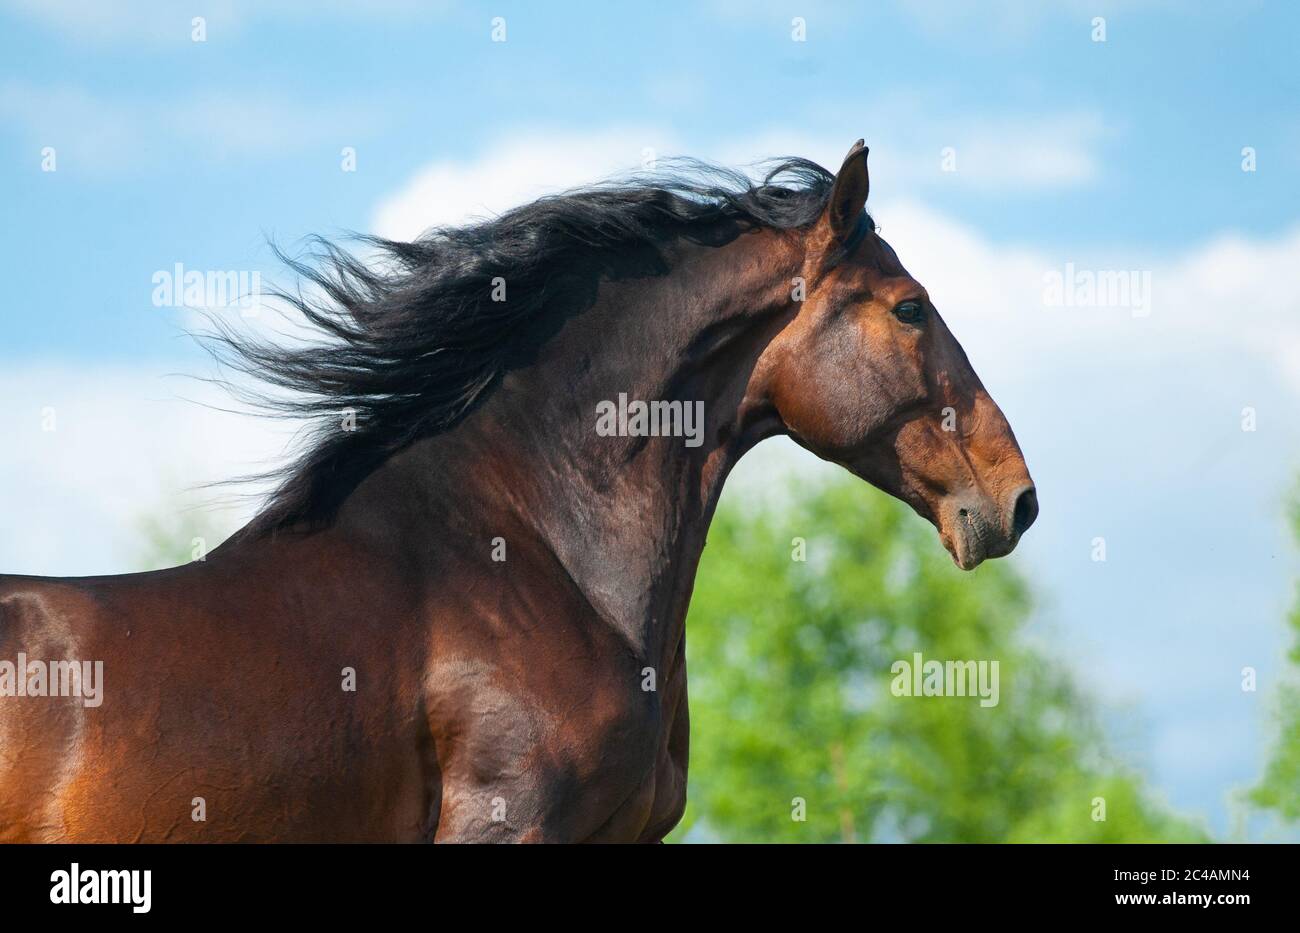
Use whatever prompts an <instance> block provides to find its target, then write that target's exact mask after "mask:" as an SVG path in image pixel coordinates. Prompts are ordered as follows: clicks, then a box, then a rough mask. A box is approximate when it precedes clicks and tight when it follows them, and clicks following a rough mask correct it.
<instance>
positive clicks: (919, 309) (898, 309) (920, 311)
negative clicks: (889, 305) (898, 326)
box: [894, 301, 925, 324]
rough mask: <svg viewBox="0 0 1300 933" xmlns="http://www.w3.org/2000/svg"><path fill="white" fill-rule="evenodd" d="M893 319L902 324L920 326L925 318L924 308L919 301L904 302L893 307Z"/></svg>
mask: <svg viewBox="0 0 1300 933" xmlns="http://www.w3.org/2000/svg"><path fill="white" fill-rule="evenodd" d="M894 317H896V318H898V319H899V320H900V321H902V322H903V323H904V324H920V323H921V319H922V318H924V317H925V306H924V305H923V304H921V302H919V301H904V302H900V303H899V304H898V305H896V306H895V307H894Z"/></svg>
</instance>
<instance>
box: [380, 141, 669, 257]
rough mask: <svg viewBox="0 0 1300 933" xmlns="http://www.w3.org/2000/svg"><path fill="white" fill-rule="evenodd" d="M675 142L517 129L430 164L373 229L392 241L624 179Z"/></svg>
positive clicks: (384, 206)
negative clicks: (479, 148) (470, 154)
mask: <svg viewBox="0 0 1300 933" xmlns="http://www.w3.org/2000/svg"><path fill="white" fill-rule="evenodd" d="M674 147H675V143H674V140H673V139H672V137H671V136H670V135H669V134H667V133H665V132H663V131H660V130H655V129H651V128H644V127H626V128H621V129H610V130H604V131H601V132H596V133H584V134H575V135H567V136H566V135H558V134H555V133H546V132H542V131H527V130H526V131H522V132H519V133H516V134H512V135H511V136H509V137H507V138H503V139H501V140H499V141H498V142H497V143H494V144H492V145H489V146H487V147H486V148H485V150H484V152H483V153H482V154H481V155H480V156H479V157H478V158H475V159H471V160H447V161H440V162H434V163H432V164H431V165H429V166H427V167H426V168H424V169H421V170H420V171H419V172H417V173H416V175H415V177H413V178H412V179H411V180H410V181H408V182H407V183H406V184H405V185H403V186H402V187H401V188H400V189H399V190H398V191H396V192H395V193H394V194H393V195H391V196H390V197H388V198H386V199H385V200H384V201H383V202H381V203H380V205H379V207H378V208H377V209H376V211H375V216H374V220H373V222H372V224H371V226H372V228H373V229H374V231H375V232H376V233H378V234H379V235H381V236H386V237H389V238H391V239H399V240H400V239H407V240H409V239H414V238H415V237H416V236H418V235H419V234H420V233H422V232H423V231H424V230H427V229H428V228H430V227H434V226H440V225H444V224H457V223H463V222H465V221H466V220H470V219H472V218H476V217H489V216H493V215H495V214H499V213H500V212H502V211H504V210H506V209H507V208H510V207H514V206H516V205H518V204H525V203H527V202H529V201H532V200H534V199H536V198H538V197H541V196H542V195H545V194H555V193H557V192H560V191H564V190H565V189H568V188H574V187H578V186H580V185H585V184H590V183H592V182H597V181H601V180H603V179H606V178H610V177H615V176H621V175H625V174H627V173H629V172H635V171H638V170H640V169H641V168H642V164H643V162H644V161H645V159H646V155H647V153H657V154H658V155H660V156H665V155H672V154H674Z"/></svg>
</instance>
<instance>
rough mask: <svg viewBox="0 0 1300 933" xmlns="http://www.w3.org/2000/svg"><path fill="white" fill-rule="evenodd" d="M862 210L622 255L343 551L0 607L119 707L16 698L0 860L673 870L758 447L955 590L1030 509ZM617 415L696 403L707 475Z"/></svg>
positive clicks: (939, 335)
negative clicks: (814, 479)
mask: <svg viewBox="0 0 1300 933" xmlns="http://www.w3.org/2000/svg"><path fill="white" fill-rule="evenodd" d="M866 187H867V186H866V163H865V151H864V150H861V149H856V148H855V150H854V151H853V152H851V153H850V157H849V158H848V159H847V160H846V162H845V168H844V169H842V170H841V173H840V175H839V176H838V177H837V178H836V180H835V186H834V190H828V191H826V192H824V201H825V204H824V210H822V211H821V214H820V216H819V217H818V218H817V219H816V221H815V222H814V223H804V224H802V225H801V226H800V227H799V229H798V230H787V229H768V228H764V227H762V226H761V225H760V226H758V227H757V228H753V229H747V230H743V231H739V232H736V231H731V232H724V231H722V230H721V229H717V230H714V229H707V230H703V231H701V232H700V236H699V237H697V238H695V239H693V240H691V241H690V242H687V241H684V240H674V241H672V242H669V243H666V244H663V245H661V246H659V247H657V248H654V249H650V248H649V247H647V246H645V244H641V245H639V246H634V247H631V248H629V249H628V250H625V251H624V253H625V254H629V255H632V256H633V258H634V259H635V261H632V262H624V267H623V268H622V270H621V272H620V274H617V275H606V276H604V277H601V278H600V279H599V281H597V282H595V283H594V284H593V288H592V294H591V295H590V296H589V300H585V301H583V302H581V307H580V308H578V309H577V311H580V313H572V314H566V315H564V316H563V318H562V320H559V321H556V322H552V324H553V328H552V330H551V331H550V332H548V333H547V335H546V339H544V340H537V341H536V342H535V346H532V348H531V353H530V356H529V358H528V359H527V361H526V363H524V364H519V365H513V366H511V367H510V368H509V369H508V371H505V372H503V373H502V374H500V376H499V378H498V379H497V380H496V381H495V384H494V388H493V390H492V392H491V393H490V394H485V395H484V397H483V398H482V399H481V400H480V402H479V403H478V404H477V405H476V407H475V408H474V410H473V411H472V413H471V414H469V415H468V416H467V417H465V418H464V419H463V420H462V421H460V422H459V423H458V424H456V425H455V426H453V427H451V428H449V429H447V430H441V431H438V432H435V433H432V434H431V435H430V436H425V437H420V438H417V439H415V440H413V441H411V442H409V443H404V444H402V445H401V446H400V449H397V450H395V451H394V452H393V453H391V455H389V456H386V457H384V458H383V460H382V462H381V463H379V465H378V466H376V467H375V468H374V469H372V470H369V471H368V472H367V473H366V475H365V476H364V477H363V478H361V479H360V480H359V481H358V482H357V483H356V485H355V488H351V489H349V490H348V491H347V494H346V495H345V496H342V497H341V501H340V504H339V506H338V508H337V510H336V512H335V513H333V514H332V515H331V516H330V520H329V521H328V522H326V523H323V524H321V523H313V522H308V521H305V520H304V521H289V520H287V521H283V522H280V523H269V524H268V523H266V522H260V523H255V525H254V526H250V528H248V529H245V530H244V531H243V532H240V533H239V534H237V535H236V536H235V537H234V538H232V539H231V540H230V541H229V542H227V543H226V544H224V545H223V546H221V547H220V548H218V549H216V550H215V551H213V552H212V553H211V554H210V555H209V556H208V557H207V559H206V560H205V561H202V562H196V563H192V564H190V565H187V566H185V567H180V568H176V569H172V570H165V571H158V572H155V573H149V574H134V575H128V576H121V577H97V578H82V579H69V580H53V579H43V578H32V577H2V578H0V658H12V657H14V656H15V655H16V654H17V652H18V651H20V650H21V651H25V652H26V654H27V655H28V656H30V657H37V656H43V657H50V658H64V657H66V658H87V659H96V660H102V661H103V662H104V685H103V686H104V697H105V699H104V703H103V706H101V707H98V708H93V709H88V708H85V707H84V706H82V705H81V704H80V703H79V702H78V701H77V700H76V699H75V698H48V699H38V698H34V697H28V698H21V699H20V698H4V699H2V700H0V839H3V840H7V841H16V840H34V841H53V840H67V841H73V840H76V841H181V840H194V841H314V840H321V841H324V840H329V841H370V840H376V841H377V840H387V841H434V840H436V841H458V840H479V841H495V840H531V841H657V840H659V839H661V838H662V837H663V836H664V835H665V834H666V833H667V832H668V831H669V830H670V829H671V828H672V827H673V826H674V825H675V824H676V822H677V820H678V819H679V818H680V816H681V813H682V810H683V808H684V805H685V785H686V769H687V749H688V744H689V742H688V739H689V734H688V732H689V730H688V714H687V700H686V654H685V619H686V611H687V607H688V604H689V600H690V593H691V588H692V586H693V582H694V577H695V572H696V568H697V566H698V562H699V558H700V555H701V553H702V551H703V548H704V544H705V535H706V532H707V528H708V523H709V520H710V519H711V517H712V514H713V510H714V508H715V506H716V504H717V500H718V496H719V495H720V493H721V489H722V485H723V482H724V480H725V478H726V476H727V473H728V472H729V470H730V469H731V468H732V466H734V464H735V463H736V461H737V460H738V459H739V458H740V457H741V456H742V455H743V454H744V453H745V452H746V451H747V450H748V449H750V448H751V447H752V446H753V445H754V444H756V443H757V442H759V441H760V440H762V439H764V438H766V437H769V436H772V435H775V434H780V433H787V434H790V435H791V436H793V437H794V438H795V439H796V440H797V441H798V442H799V443H801V444H803V445H804V446H806V447H808V448H809V449H811V450H813V451H814V452H815V453H818V454H819V455H821V456H823V457H825V458H827V459H831V460H835V461H836V462H840V463H842V464H844V465H845V466H846V467H848V468H849V469H851V470H853V471H854V472H856V473H858V474H859V475H861V476H863V477H864V478H866V479H868V480H870V481H871V482H873V483H875V484H876V485H878V486H880V487H881V488H884V489H886V490H887V491H889V492H891V493H893V494H895V495H898V496H899V497H901V498H903V499H905V500H906V501H908V502H909V503H911V504H912V505H913V506H914V507H915V508H916V509H917V510H918V511H919V512H920V513H921V514H922V515H924V516H925V517H927V518H929V519H930V520H931V521H933V522H934V523H935V524H936V526H937V527H938V528H939V530H940V536H941V539H942V540H943V541H944V543H945V545H946V546H948V547H949V549H950V550H951V551H952V553H953V557H954V560H955V561H957V562H958V563H959V564H961V565H962V566H973V565H974V564H975V563H978V562H979V560H982V559H983V558H984V557H988V556H998V554H1000V553H1005V552H1006V551H1008V550H1010V547H1012V546H1014V543H1015V539H1016V538H1018V537H1019V534H1020V533H1021V532H1022V531H1023V530H1024V528H1025V527H1027V526H1028V523H1029V522H1031V521H1032V520H1033V512H1035V511H1036V504H1035V503H1034V502H1033V499H1032V496H1033V494H1032V488H1031V487H1029V486H1028V474H1027V472H1026V471H1025V469H1024V463H1023V459H1022V458H1021V457H1020V454H1019V449H1018V447H1017V446H1016V444H1015V441H1014V438H1013V437H1012V435H1011V433H1010V429H1009V428H1008V427H1007V425H1006V422H1005V419H1003V418H1002V416H1001V412H1000V411H998V410H997V408H996V406H995V405H993V403H992V401H991V400H990V399H989V398H988V396H987V394H986V393H984V391H983V387H982V386H981V385H980V384H979V382H978V379H976V378H975V376H974V373H973V372H971V370H970V367H969V364H968V363H967V362H966V359H965V357H964V355H963V354H962V353H961V350H960V347H958V346H957V345H956V342H955V341H954V340H953V339H952V337H951V335H950V334H948V332H947V330H946V328H945V327H943V325H942V321H940V320H939V319H938V317H937V314H933V315H932V320H930V321H928V322H923V323H919V324H918V323H917V322H916V321H912V320H911V318H912V313H913V312H912V310H911V309H910V307H906V306H908V305H910V304H916V303H918V302H920V301H923V300H926V299H924V296H923V294H922V293H921V292H920V291H918V290H919V286H918V285H916V283H915V282H914V281H913V280H912V279H911V278H910V276H907V274H906V272H905V271H904V270H903V269H902V267H901V265H899V264H898V261H897V257H896V256H894V255H893V252H892V250H890V249H889V248H888V246H887V245H885V244H884V243H883V241H881V240H879V238H877V237H875V236H874V234H868V235H866V236H865V237H863V236H862V231H861V222H860V220H859V215H862V207H863V203H864V202H865V200H866V193H867V192H866ZM863 216H865V215H863ZM725 220H726V218H722V219H721V220H719V221H718V222H717V223H716V224H714V225H713V226H715V227H718V228H721V227H723V226H727V224H724V223H723V222H722V221H725ZM703 226H706V227H707V226H709V225H707V224H705V225H703ZM626 258H627V257H626V255H625V256H624V259H625V260H626ZM665 269H667V270H669V272H668V273H667V274H666V273H665V272H664V270H665ZM799 282H803V283H805V284H806V286H807V291H808V294H807V297H805V296H804V295H802V294H798V295H797V297H793V298H792V283H795V284H796V287H795V292H796V293H797V292H798V291H799V288H798V286H797V283H799ZM914 295H917V296H921V297H918V298H913V297H911V296H914ZM898 308H905V311H906V313H904V312H900V311H897V310H891V309H898ZM891 314H892V315H893V316H892V317H891ZM895 318H897V320H895ZM900 322H901V323H900ZM865 346H870V347H871V351H870V352H867V351H865V350H864V349H863V348H864V347H865ZM619 393H626V394H627V395H628V396H630V397H632V398H639V399H675V400H682V401H686V402H691V401H700V402H702V403H703V405H704V410H705V411H706V412H707V430H706V431H705V432H704V434H703V437H702V440H701V443H699V444H698V445H697V446H691V445H687V444H685V443H683V439H682V438H681V437H670V436H650V437H647V436H640V435H636V434H630V435H629V434H620V435H618V436H613V437H605V436H598V435H597V433H596V431H595V430H594V422H595V418H596V411H597V406H598V405H599V404H600V403H601V402H604V401H608V400H611V399H614V398H616V397H618V395H619ZM948 410H951V411H952V412H953V413H954V414H955V415H957V416H958V420H959V421H960V422H961V424H962V425H964V427H963V428H960V429H958V430H956V431H950V430H948V429H946V428H941V426H940V420H941V419H942V418H944V417H946V415H945V414H944V413H945V412H946V411H948ZM1027 489H1028V490H1029V492H1026V490H1027ZM1027 497H1028V498H1027ZM349 678H351V679H352V681H353V684H352V685H353V686H354V689H348V684H349ZM200 817H201V818H200Z"/></svg>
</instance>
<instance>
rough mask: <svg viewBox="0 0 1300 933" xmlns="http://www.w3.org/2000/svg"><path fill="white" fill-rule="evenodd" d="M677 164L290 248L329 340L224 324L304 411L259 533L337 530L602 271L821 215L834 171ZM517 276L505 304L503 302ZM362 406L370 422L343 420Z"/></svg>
mask: <svg viewBox="0 0 1300 933" xmlns="http://www.w3.org/2000/svg"><path fill="white" fill-rule="evenodd" d="M673 169H674V170H673V172H672V173H671V174H662V175H661V174H656V175H655V176H654V178H653V179H652V180H650V181H649V182H646V181H644V180H640V181H635V182H616V183H607V184H601V185H597V186H594V187H589V188H584V189H580V190H575V191H571V192H568V193H565V194H561V195H556V196H551V197H544V198H541V199H540V200H537V201H534V202H533V203H531V204H527V205H524V206H522V207H517V208H514V209H513V210H510V211H507V212H506V213H504V214H502V215H501V216H499V217H497V218H494V219H489V220H484V221H480V222H476V223H471V224H468V225H465V226H459V227H441V228H436V229H433V230H430V231H429V232H427V233H425V234H424V235H423V236H421V237H420V238H419V239H417V240H415V241H414V242H410V243H403V242H397V241H393V240H387V239H382V238H379V237H373V236H359V237H356V238H355V239H356V240H357V241H358V242H359V243H361V244H362V245H363V246H365V247H368V248H370V249H371V250H373V251H374V252H375V253H376V254H377V255H376V256H374V257H369V258H367V259H362V258H359V257H358V256H357V255H355V254H354V253H353V252H350V251H348V250H345V249H343V248H341V247H339V246H338V245H337V244H335V243H332V242H330V241H328V240H325V239H322V238H319V237H318V238H314V239H313V240H312V243H313V244H314V247H315V249H314V250H312V251H309V254H308V255H307V256H306V257H305V258H292V257H289V256H286V255H285V254H284V253H283V252H281V251H280V250H279V249H278V248H277V249H276V254H277V256H279V258H280V259H281V260H282V261H284V262H285V263H286V264H287V265H288V266H289V268H291V269H292V270H293V271H294V272H295V273H296V274H297V275H298V276H300V278H301V279H302V280H306V282H308V283H310V284H311V285H314V286H315V287H316V289H317V291H318V292H319V294H318V295H315V296H312V297H309V296H307V295H304V294H303V291H302V289H301V288H299V289H297V290H295V292H293V293H288V292H285V291H279V290H277V291H275V292H273V294H275V295H276V297H278V298H280V299H282V300H284V301H286V302H288V303H289V304H290V305H291V306H292V307H293V308H294V309H296V311H297V312H298V313H300V314H301V315H302V316H303V318H304V319H305V321H306V323H307V325H308V326H309V327H310V328H311V329H312V330H313V331H314V333H315V334H316V335H317V337H318V339H317V340H316V341H315V342H311V343H308V344H306V345H296V346H292V347H286V346H282V345H279V344H276V343H273V342H266V341H260V340H256V339H252V338H249V337H247V336H245V335H242V334H237V333H235V332H234V331H233V330H232V329H231V328H229V327H228V326H225V325H223V324H222V323H221V322H219V321H216V322H214V323H215V332H214V333H212V334H209V335H207V336H206V337H205V338H203V340H204V343H205V345H206V346H207V347H208V349H209V350H210V351H211V352H212V353H213V354H214V356H216V357H217V359H218V361H219V362H221V363H222V364H224V365H227V366H229V367H231V368H233V369H235V370H237V371H240V372H243V373H246V374H248V375H250V376H253V377H255V378H256V379H258V380H260V381H261V382H262V383H264V384H265V385H267V386H270V387H274V388H278V389H282V390H288V391H289V394H288V396H287V397H286V396H284V395H280V394H276V395H274V396H273V395H270V394H260V393H256V392H254V393H248V392H246V391H243V392H240V393H239V394H240V395H241V396H242V397H244V398H245V399H248V400H252V401H254V402H255V403H256V404H257V405H258V406H259V407H261V408H262V409H263V410H266V411H269V412H270V413H272V414H276V415H280V416H286V417H296V418H306V419H307V420H308V422H309V428H308V434H307V437H306V440H305V443H304V446H303V449H302V451H301V453H300V454H299V455H298V456H297V457H296V458H295V459H293V460H292V461H291V462H290V463H289V464H288V465H286V466H285V467H283V468H282V469H279V470H275V471H272V472H271V473H270V474H263V475H262V476H261V477H254V478H260V479H266V478H270V479H273V480H275V481H277V482H278V485H277V487H276V488H275V491H274V492H273V493H272V495H271V497H270V499H269V500H268V501H267V503H266V505H265V506H264V508H263V510H262V511H261V513H260V514H259V515H258V517H257V519H256V520H255V521H254V523H253V525H252V526H250V529H249V530H250V531H252V532H254V533H260V532H265V531H271V530H275V529H277V528H282V527H285V526H288V525H291V524H296V523H306V524H319V523H322V522H327V521H328V520H329V519H330V518H331V516H332V515H333V514H334V512H335V511H336V510H337V508H338V506H339V505H340V504H341V503H342V501H343V500H344V498H346V497H347V495H348V494H349V493H350V492H351V491H352V490H353V489H354V488H355V487H356V485H357V484H358V483H360V482H361V480H362V479H364V478H365V477H366V475H368V474H369V473H370V472H372V471H373V470H374V469H375V468H376V467H378V466H379V465H380V464H381V463H382V462H383V461H384V460H385V459H387V458H388V457H390V456H392V455H393V454H394V453H396V452H397V451H399V450H401V449H402V448H403V447H405V446H407V445H408V444H410V443H412V442H413V441H415V440H417V439H419V438H422V437H427V436H429V435H433V434H437V433H439V432H442V431H447V430H449V429H451V428H453V427H454V426H455V425H456V424H457V423H459V422H460V421H461V420H462V419H463V418H465V416H466V415H467V414H469V412H471V411H472V410H473V409H474V407H475V406H476V405H477V404H478V403H480V402H481V401H482V400H483V399H484V398H485V397H486V396H487V395H488V394H489V393H490V392H491V390H492V389H493V387H494V386H495V385H496V384H497V382H498V380H499V379H500V378H501V376H502V375H503V374H504V373H505V372H507V371H509V370H510V369H512V368H514V367H516V366H519V365H522V364H524V363H526V362H527V361H528V360H529V359H530V358H531V357H532V355H533V354H534V353H535V352H536V350H537V348H538V347H539V346H540V345H541V344H542V343H543V342H544V341H545V339H546V337H547V336H549V333H550V332H551V331H548V330H547V328H548V327H554V326H555V325H556V324H557V323H558V322H562V321H563V320H564V319H565V318H567V317H568V316H569V315H571V314H574V313H577V312H579V311H581V310H583V309H584V308H586V307H587V306H588V305H589V304H590V303H591V301H592V300H593V299H594V297H595V290H596V285H597V283H598V282H599V281H600V279H601V278H602V277H613V276H617V275H619V274H621V273H629V272H632V271H633V269H635V274H638V275H645V274H651V275H656V274H657V275H662V274H666V273H667V272H668V271H669V269H668V267H667V265H666V262H665V259H664V257H663V253H662V250H661V248H662V247H663V246H665V245H667V244H669V243H671V242H672V241H674V240H676V239H679V238H680V239H686V240H690V241H693V242H699V243H708V244H711V245H720V244H721V243H724V242H727V241H728V240H730V239H732V238H734V237H735V236H736V235H737V234H739V233H740V232H743V231H744V230H746V229H753V228H755V227H767V228H774V229H780V230H792V229H796V228H800V227H804V226H806V225H808V224H810V223H812V222H813V221H814V220H816V219H817V218H818V217H819V216H820V215H821V213H822V211H823V210H824V208H825V206H826V203H827V200H828V198H829V197H830V193H831V189H832V186H833V184H834V181H835V176H834V175H833V174H832V173H830V172H828V171H826V170H825V169H824V168H822V167H821V166H819V165H817V164H815V163H813V162H810V161H808V160H805V159H797V158H790V159H783V160H779V161H777V162H774V163H770V165H769V170H768V171H767V172H766V174H765V175H764V176H763V178H762V179H761V180H760V181H757V182H756V181H753V180H751V179H750V178H749V177H748V176H746V175H745V174H743V173H741V172H737V171H731V170H727V169H723V168H718V167H716V166H712V165H708V164H705V163H701V162H697V161H694V160H676V161H675V162H674V163H673ZM502 283H504V286H505V289H506V300H500V298H499V290H498V294H497V296H496V300H494V289H497V286H498V285H500V284H502ZM349 413H351V415H352V417H354V419H355V429H353V430H348V431H344V430H341V429H340V425H341V423H342V419H343V418H344V417H345V416H347V415H348V414H349Z"/></svg>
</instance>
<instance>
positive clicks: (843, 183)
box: [826, 139, 871, 240]
mask: <svg viewBox="0 0 1300 933" xmlns="http://www.w3.org/2000/svg"><path fill="white" fill-rule="evenodd" d="M864 142H865V140H861V139H859V140H858V141H857V142H856V143H854V144H853V148H852V149H850V150H849V154H848V155H846V156H845V157H844V164H843V165H841V166H840V170H839V173H838V174H837V175H836V176H835V185H834V187H832V188H831V199H830V202H829V203H828V204H827V205H826V215H827V219H828V220H829V222H830V226H831V232H832V233H833V234H834V235H835V237H836V238H837V239H839V240H845V239H847V238H848V237H849V235H850V234H852V233H853V231H854V229H855V228H856V227H857V225H858V215H859V214H861V213H862V209H863V208H864V207H866V206H867V192H868V191H869V190H870V189H871V181H870V179H869V178H868V177H867V151H868V150H867V147H866V146H865V145H864Z"/></svg>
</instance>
